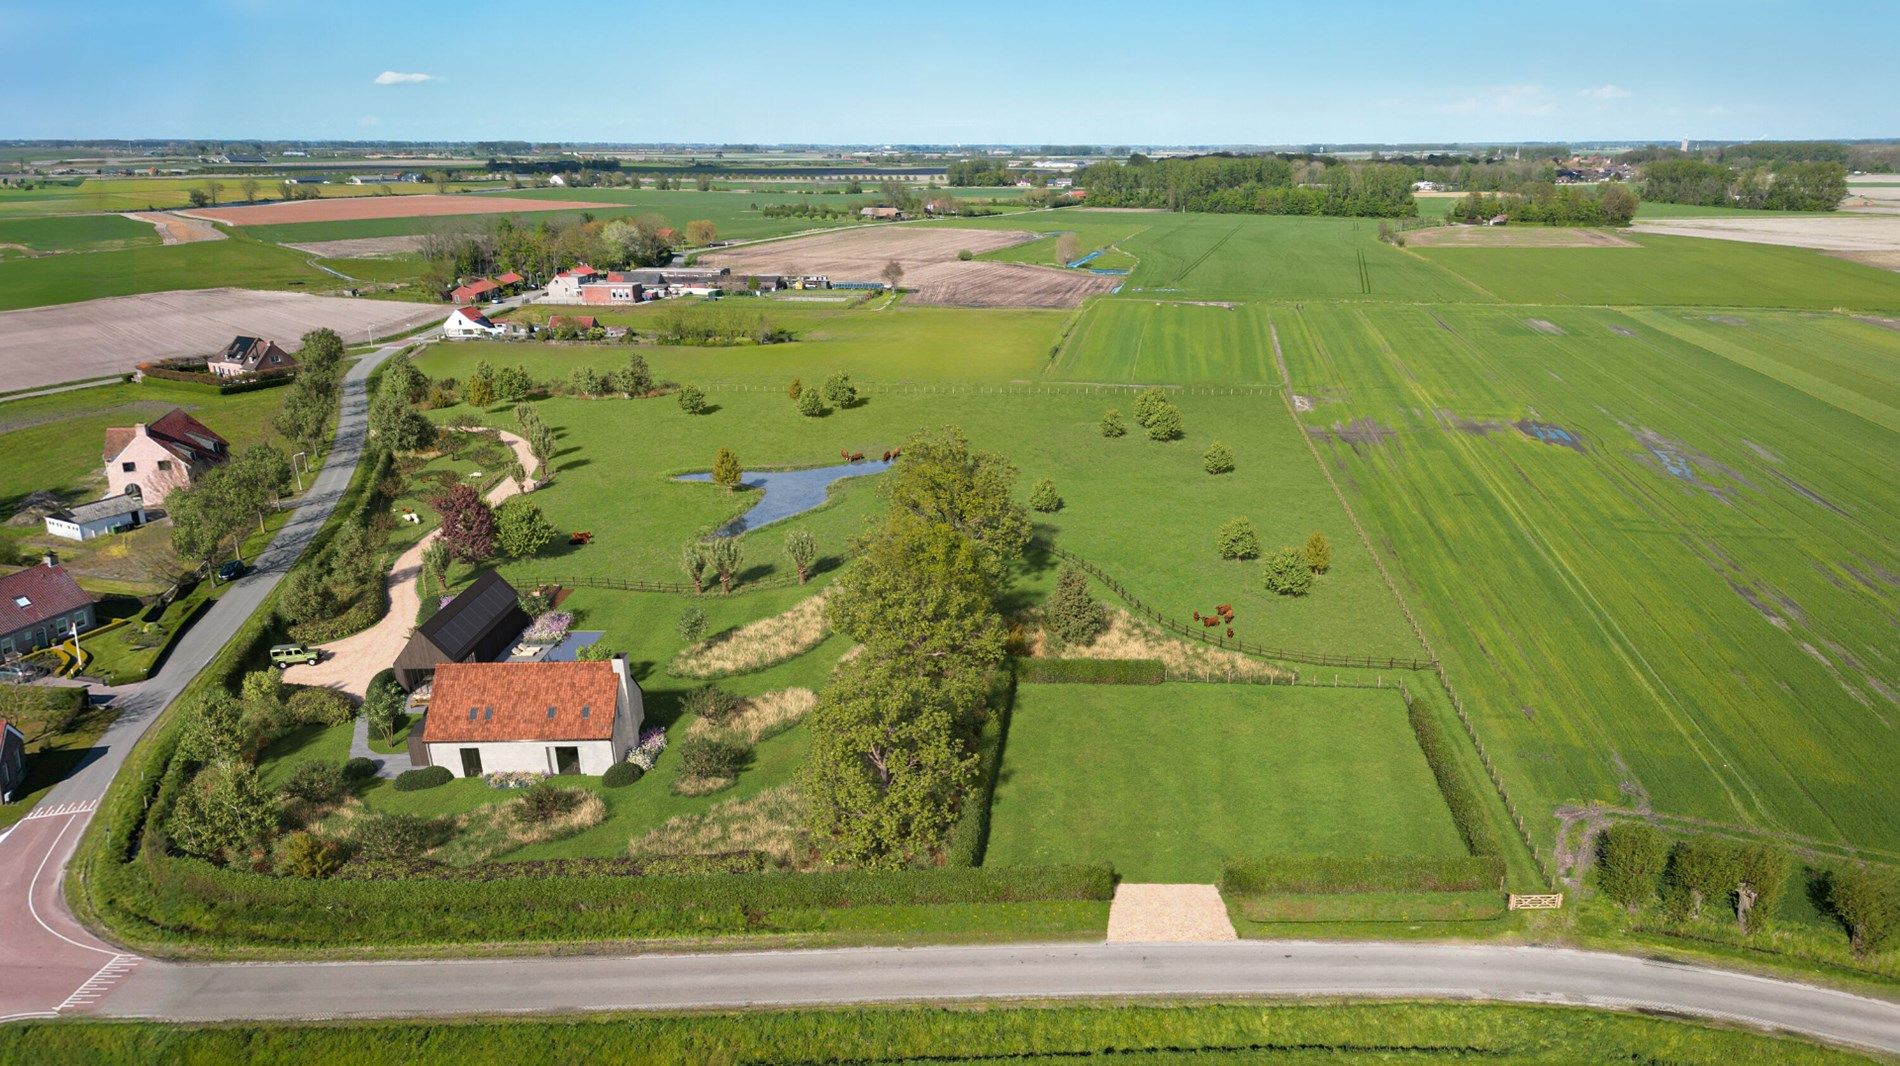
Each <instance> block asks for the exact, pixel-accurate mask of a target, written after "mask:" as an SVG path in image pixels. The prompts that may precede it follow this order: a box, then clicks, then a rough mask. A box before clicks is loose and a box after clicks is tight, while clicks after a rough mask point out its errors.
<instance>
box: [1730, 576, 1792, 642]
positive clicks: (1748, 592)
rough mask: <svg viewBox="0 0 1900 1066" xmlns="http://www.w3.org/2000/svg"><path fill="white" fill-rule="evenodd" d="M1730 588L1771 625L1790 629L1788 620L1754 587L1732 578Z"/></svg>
mask: <svg viewBox="0 0 1900 1066" xmlns="http://www.w3.org/2000/svg"><path fill="white" fill-rule="evenodd" d="M1728 587H1729V588H1730V589H1732V590H1733V591H1734V593H1735V594H1736V595H1737V596H1740V597H1741V598H1742V599H1744V600H1747V601H1748V605H1749V606H1750V607H1753V608H1754V609H1755V610H1756V612H1757V613H1759V614H1760V615H1761V616H1762V617H1763V618H1766V619H1768V624H1769V625H1772V626H1774V627H1775V628H1776V629H1782V630H1785V629H1787V628H1788V620H1787V619H1786V618H1783V617H1782V616H1781V613H1780V612H1779V611H1777V610H1775V609H1774V608H1773V607H1772V606H1770V605H1769V603H1768V600H1767V598H1766V597H1764V596H1763V595H1762V594H1761V592H1760V591H1759V590H1757V589H1756V588H1755V587H1754V586H1752V585H1744V584H1742V583H1741V582H1739V581H1736V580H1735V579H1734V578H1732V577H1731V578H1729V579H1728Z"/></svg>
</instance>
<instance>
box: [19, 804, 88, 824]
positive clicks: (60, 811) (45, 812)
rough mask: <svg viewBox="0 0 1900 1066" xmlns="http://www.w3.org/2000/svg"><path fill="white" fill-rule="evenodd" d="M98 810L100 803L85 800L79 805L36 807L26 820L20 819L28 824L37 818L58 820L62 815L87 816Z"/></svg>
mask: <svg viewBox="0 0 1900 1066" xmlns="http://www.w3.org/2000/svg"><path fill="white" fill-rule="evenodd" d="M98 808H99V801H98V800H96V799H90V800H84V801H82V802H79V803H62V804H59V805H58V806H56V807H35V808H33V810H32V811H31V812H30V813H28V814H27V816H26V817H25V818H22V819H20V821H22V822H26V821H31V820H33V819H35V818H58V817H60V816H61V815H67V814H85V813H86V812H88V811H93V810H97V809H98Z"/></svg>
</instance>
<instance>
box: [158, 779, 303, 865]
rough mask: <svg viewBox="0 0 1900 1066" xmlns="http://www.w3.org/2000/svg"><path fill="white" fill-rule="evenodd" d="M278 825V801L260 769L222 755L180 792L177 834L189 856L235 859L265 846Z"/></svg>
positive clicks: (175, 837) (175, 819)
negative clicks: (264, 781)
mask: <svg viewBox="0 0 1900 1066" xmlns="http://www.w3.org/2000/svg"><path fill="white" fill-rule="evenodd" d="M276 826H277V801H276V800H275V798H273V797H272V796H271V794H270V793H269V792H267V791H265V789H264V786H263V784H262V783H261V782H260V781H259V780H258V778H257V771H256V770H254V769H252V768H251V767H250V766H249V765H248V764H246V763H243V762H240V761H238V760H236V759H220V760H218V761H217V762H215V763H213V764H212V765H210V766H207V767H205V768H204V769H202V770H200V771H198V773H197V775H196V776H195V777H193V778H192V779H191V783H190V784H189V785H187V786H186V787H185V789H184V792H183V794H182V795H181V796H179V798H178V804H177V806H176V807H175V808H174V809H173V811H172V816H171V839H172V843H173V844H174V845H176V846H177V848H178V850H180V851H182V852H184V853H185V854H187V855H196V856H197V857H199V858H201V859H209V860H210V861H212V862H218V863H230V862H234V861H237V860H238V859H241V858H243V857H245V856H246V855H248V854H250V853H251V852H252V851H255V850H257V849H260V848H262V847H263V846H264V843H265V842H266V841H267V840H269V839H270V834H271V831H272V830H273V829H275V828H276Z"/></svg>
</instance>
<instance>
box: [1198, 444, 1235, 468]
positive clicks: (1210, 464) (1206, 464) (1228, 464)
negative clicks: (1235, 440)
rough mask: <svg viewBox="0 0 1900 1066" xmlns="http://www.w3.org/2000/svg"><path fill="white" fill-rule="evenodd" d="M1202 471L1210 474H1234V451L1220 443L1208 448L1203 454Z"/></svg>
mask: <svg viewBox="0 0 1900 1066" xmlns="http://www.w3.org/2000/svg"><path fill="white" fill-rule="evenodd" d="M1201 469H1203V470H1205V471H1207V472H1208V473H1210V474H1231V473H1233V472H1234V450H1233V449H1232V448H1229V447H1228V446H1227V445H1225V444H1222V443H1221V442H1219V441H1215V442H1214V443H1212V444H1210V445H1208V446H1207V450H1206V451H1204V452H1202V453H1201Z"/></svg>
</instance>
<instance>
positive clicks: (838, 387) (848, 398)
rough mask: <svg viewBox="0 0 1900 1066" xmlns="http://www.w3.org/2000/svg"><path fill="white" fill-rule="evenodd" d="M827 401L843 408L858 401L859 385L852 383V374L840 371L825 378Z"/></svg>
mask: <svg viewBox="0 0 1900 1066" xmlns="http://www.w3.org/2000/svg"><path fill="white" fill-rule="evenodd" d="M825 402H826V403H828V404H830V405H831V406H833V407H837V408H841V409H842V408H846V407H850V406H851V405H852V404H855V403H857V402H858V387H857V386H856V385H853V384H851V375H849V374H843V373H839V374H833V375H831V376H830V377H828V378H826V379H825Z"/></svg>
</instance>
